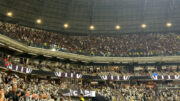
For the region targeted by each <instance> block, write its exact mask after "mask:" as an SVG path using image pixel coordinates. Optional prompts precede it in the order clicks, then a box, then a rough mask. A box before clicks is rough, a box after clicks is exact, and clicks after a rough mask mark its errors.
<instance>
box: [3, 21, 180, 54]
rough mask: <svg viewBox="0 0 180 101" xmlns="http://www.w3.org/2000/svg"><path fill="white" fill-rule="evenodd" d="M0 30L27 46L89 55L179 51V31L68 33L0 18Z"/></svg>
mask: <svg viewBox="0 0 180 101" xmlns="http://www.w3.org/2000/svg"><path fill="white" fill-rule="evenodd" d="M0 31H1V34H4V35H7V36H9V37H11V38H14V39H17V40H19V41H21V42H22V41H23V42H24V43H26V44H27V45H29V46H35V47H42V48H48V49H52V48H55V49H56V50H59V51H66V52H72V53H77V54H84V55H91V56H154V55H178V54H179V53H180V47H179V46H180V35H179V34H175V33H168V34H160V33H150V34H123V35H112V36H106V35H97V34H92V35H88V36H70V35H64V34H59V33H55V32H50V31H45V30H39V29H34V28H29V27H24V26H21V25H18V24H10V23H6V22H0Z"/></svg>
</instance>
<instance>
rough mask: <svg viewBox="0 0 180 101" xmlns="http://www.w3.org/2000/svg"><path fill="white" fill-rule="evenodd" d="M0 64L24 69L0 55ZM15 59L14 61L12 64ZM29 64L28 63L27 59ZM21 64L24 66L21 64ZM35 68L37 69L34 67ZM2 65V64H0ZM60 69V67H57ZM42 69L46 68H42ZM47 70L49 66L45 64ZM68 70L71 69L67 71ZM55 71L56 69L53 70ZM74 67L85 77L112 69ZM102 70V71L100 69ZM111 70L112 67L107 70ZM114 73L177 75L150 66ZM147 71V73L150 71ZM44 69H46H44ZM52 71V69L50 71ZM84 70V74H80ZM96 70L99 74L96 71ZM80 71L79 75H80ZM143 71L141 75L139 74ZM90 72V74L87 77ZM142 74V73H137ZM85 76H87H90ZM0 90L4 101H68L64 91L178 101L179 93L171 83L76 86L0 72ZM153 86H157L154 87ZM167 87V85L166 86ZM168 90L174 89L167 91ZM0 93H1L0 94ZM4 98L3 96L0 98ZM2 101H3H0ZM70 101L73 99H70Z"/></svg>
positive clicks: (22, 61)
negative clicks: (8, 63)
mask: <svg viewBox="0 0 180 101" xmlns="http://www.w3.org/2000/svg"><path fill="white" fill-rule="evenodd" d="M0 54H1V55H0V61H4V60H5V61H9V62H11V63H15V64H18V65H22V66H24V67H25V66H27V64H26V63H27V61H26V62H25V60H26V59H19V61H18V60H17V58H15V57H13V56H10V55H6V54H2V53H0ZM15 60H16V61H15ZM30 61H31V60H30ZM24 64H25V65H24ZM31 64H33V62H32V63H30V64H28V65H29V66H30V67H32V69H41V68H42V67H41V66H44V65H39V64H33V65H31ZM37 65H39V67H36V66H37ZM1 66H2V65H1ZM61 66H62V65H61ZM73 66H74V65H71V64H68V65H67V64H66V66H64V67H66V68H65V69H64V70H67V72H68V71H69V72H70V70H71V69H72V68H73ZM45 67H46V66H45ZM49 67H51V65H49ZM70 67H72V68H70ZM54 68H58V67H54ZM75 68H78V67H74V68H73V71H75V72H79V73H82V72H85V73H87V74H88V72H90V71H91V73H92V74H93V73H96V74H98V75H107V74H108V73H109V74H108V75H112V73H113V72H112V70H108V69H105V67H93V69H97V68H100V70H101V69H102V72H103V73H104V72H105V73H106V74H102V72H101V71H100V70H99V69H97V70H91V69H90V68H92V67H90V68H89V70H90V71H89V70H87V71H86V69H87V67H84V68H81V70H79V69H78V70H76V69H75ZM103 68H104V70H103ZM111 68H112V67H111ZM114 68H115V70H114V72H116V73H118V74H117V75H128V76H132V75H134V76H136V75H143V74H144V75H152V74H149V73H150V72H152V73H153V72H156V73H158V74H160V73H162V75H165V74H166V73H167V74H169V73H173V72H175V73H179V72H178V71H179V70H178V66H163V67H162V70H160V71H158V70H156V69H155V68H154V69H152V67H150V68H149V69H148V70H142V69H140V67H138V70H139V71H138V70H137V68H136V69H135V70H136V71H135V72H134V73H133V72H129V71H128V70H121V69H120V68H119V69H117V67H114ZM150 69H151V70H150ZM44 70H47V69H44ZM50 70H51V71H53V70H52V69H50ZM83 70H84V71H83ZM98 70H99V71H98ZM80 71H82V72H80ZM147 71H148V72H147ZM143 72H145V73H143ZM91 73H90V74H91ZM141 73H142V74H141ZM90 74H89V75H90ZM0 82H1V83H0V87H1V91H0V94H1V97H2V98H4V99H6V101H65V99H66V100H69V101H70V100H72V97H68V96H67V97H65V96H64V95H63V93H64V92H67V90H69V89H73V90H79V89H82V90H91V91H96V93H97V94H99V95H100V96H103V97H104V98H105V99H104V101H112V100H113V99H116V100H113V101H118V100H117V99H121V101H178V99H179V98H180V91H179V89H178V87H177V85H176V86H173V83H172V84H170V86H166V87H164V86H162V87H163V88H161V89H160V88H159V87H158V86H161V83H160V82H159V84H158V85H157V84H152V85H151V86H153V87H147V86H146V85H145V84H143V83H140V84H139V85H137V84H133V85H129V83H123V82H122V83H116V82H113V81H111V82H110V83H109V82H107V83H103V84H91V83H89V82H86V80H85V81H82V83H81V84H79V82H78V80H76V79H71V80H70V79H68V78H66V79H65V80H60V81H55V80H53V79H46V80H44V79H42V80H41V79H38V78H25V77H24V78H22V77H19V76H17V75H16V74H15V73H5V72H1V73H0ZM155 85H157V86H155ZM168 85H169V84H168ZM169 87H174V88H177V89H170V88H169ZM1 92H2V93H1ZM3 95H4V96H3ZM2 101H3V100H2ZM72 101H74V100H72Z"/></svg>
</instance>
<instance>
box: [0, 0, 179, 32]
mask: <svg viewBox="0 0 180 101" xmlns="http://www.w3.org/2000/svg"><path fill="white" fill-rule="evenodd" d="M8 12H9V13H8ZM7 13H8V14H7ZM7 15H9V16H11V17H8V16H7ZM0 19H1V20H3V21H11V22H14V23H18V24H21V25H26V26H30V27H35V28H40V29H46V30H52V31H59V32H72V33H101V34H105V33H145V32H148V33H149V32H154V33H156V32H167V31H168V32H171V31H175V32H178V31H179V30H180V29H179V28H180V0H0ZM36 22H38V23H39V24H37V23H36Z"/></svg>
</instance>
